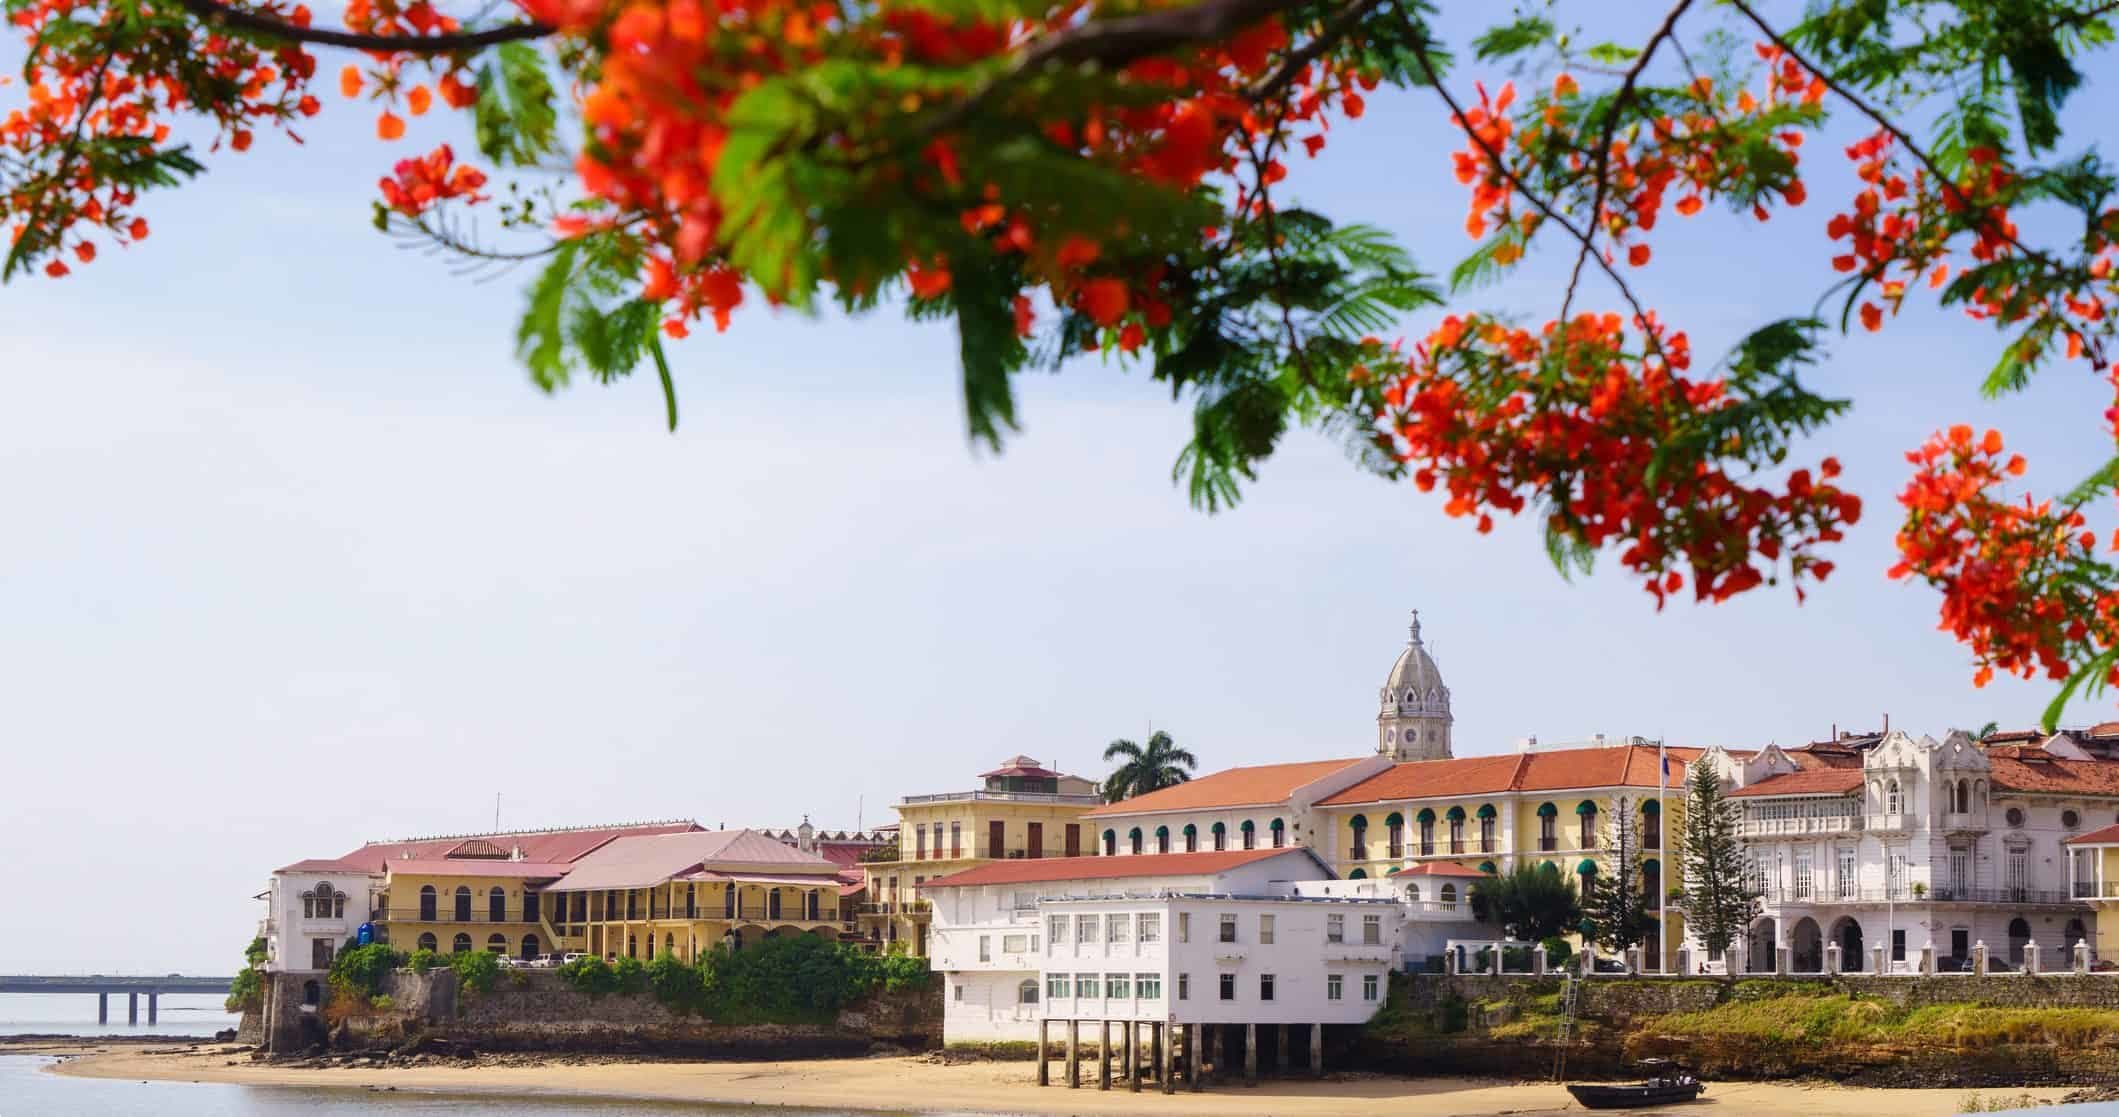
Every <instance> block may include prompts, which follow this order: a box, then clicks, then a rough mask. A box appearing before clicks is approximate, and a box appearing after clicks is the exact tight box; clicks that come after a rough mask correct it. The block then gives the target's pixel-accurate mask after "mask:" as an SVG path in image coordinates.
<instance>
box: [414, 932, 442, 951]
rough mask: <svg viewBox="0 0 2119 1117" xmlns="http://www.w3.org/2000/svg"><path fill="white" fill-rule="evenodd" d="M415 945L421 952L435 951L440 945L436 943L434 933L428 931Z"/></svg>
mask: <svg viewBox="0 0 2119 1117" xmlns="http://www.w3.org/2000/svg"><path fill="white" fill-rule="evenodd" d="M415 945H416V946H417V947H418V948H419V949H421V950H433V949H434V948H435V947H436V946H438V945H440V944H439V943H437V942H436V941H435V939H434V932H432V931H428V932H426V933H425V934H423V935H421V936H420V937H419V942H418V943H417V944H415Z"/></svg>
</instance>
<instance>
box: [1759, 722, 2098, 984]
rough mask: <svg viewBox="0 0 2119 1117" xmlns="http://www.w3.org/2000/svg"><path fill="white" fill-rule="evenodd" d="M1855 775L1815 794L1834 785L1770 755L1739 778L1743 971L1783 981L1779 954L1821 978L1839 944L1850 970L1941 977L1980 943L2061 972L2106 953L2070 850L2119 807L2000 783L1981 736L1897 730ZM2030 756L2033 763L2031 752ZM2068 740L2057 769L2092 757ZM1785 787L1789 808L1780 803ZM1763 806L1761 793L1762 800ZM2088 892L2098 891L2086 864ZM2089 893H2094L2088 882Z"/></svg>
mask: <svg viewBox="0 0 2119 1117" xmlns="http://www.w3.org/2000/svg"><path fill="white" fill-rule="evenodd" d="M1858 751H1859V768H1858V769H1857V768H1847V769H1841V770H1842V771H1845V772H1846V773H1847V774H1846V775H1844V776H1840V777H1838V780H1839V781H1840V782H1843V783H1844V784H1847V785H1849V786H1847V787H1846V788H1845V789H1839V788H1833V789H1829V790H1820V789H1816V788H1812V787H1806V786H1805V783H1804V781H1809V782H1811V783H1819V782H1829V781H1830V779H1831V777H1825V776H1820V775H1817V774H1816V773H1817V770H1816V769H1814V768H1813V769H1811V770H1810V771H1808V772H1804V773H1802V774H1801V775H1799V776H1795V777H1794V778H1792V779H1788V780H1783V781H1780V783H1778V784H1777V783H1776V782H1774V780H1775V777H1780V776H1787V775H1789V774H1791V773H1796V772H1797V771H1798V767H1797V765H1796V763H1795V761H1793V760H1792V759H1791V758H1790V757H1789V755H1788V754H1787V753H1786V752H1784V751H1783V750H1779V749H1776V748H1772V747H1770V746H1769V747H1768V748H1766V749H1765V750H1762V751H1761V752H1760V753H1759V754H1758V755H1756V756H1754V757H1752V758H1750V759H1749V760H1747V761H1745V762H1744V763H1743V764H1742V766H1741V770H1740V773H1739V775H1738V780H1739V781H1740V782H1741V784H1742V785H1743V786H1744V787H1746V788H1750V789H1751V791H1750V793H1747V794H1743V795H1741V796H1739V797H1738V798H1737V800H1736V801H1737V802H1738V803H1740V804H1742V808H1741V809H1742V815H1741V822H1740V823H1739V827H1740V829H1739V833H1740V835H1741V837H1742V839H1743V842H1744V846H1745V853H1746V856H1747V858H1748V859H1749V869H1750V874H1751V878H1752V886H1753V887H1755V888H1757V889H1758V890H1759V891H1760V892H1762V893H1763V896H1764V899H1763V910H1762V913H1761V917H1760V919H1759V920H1757V921H1756V922H1755V923H1754V924H1753V926H1752V929H1751V933H1750V934H1749V935H1748V936H1747V938H1746V942H1745V957H1744V960H1743V964H1744V967H1745V968H1746V969H1749V970H1752V971H1766V970H1771V969H1773V968H1774V966H1775V964H1776V962H1775V959H1776V953H1775V952H1776V950H1777V949H1784V950H1785V951H1786V952H1787V962H1786V965H1787V967H1788V968H1789V969H1791V970H1795V971H1801V972H1815V971H1818V970H1821V969H1823V968H1824V965H1825V947H1826V946H1827V945H1829V944H1838V945H1839V946H1840V955H1841V959H1840V965H1841V967H1842V968H1843V969H1845V970H1849V971H1854V970H1860V971H1864V972H1868V971H1873V970H1874V969H1875V965H1876V957H1875V951H1876V948H1877V947H1879V946H1881V947H1884V948H1885V953H1886V957H1885V963H1884V964H1885V966H1886V968H1887V969H1890V970H1894V971H1897V972H1907V971H1910V970H1913V969H1916V968H1918V967H1919V965H1920V964H1921V959H1922V951H1923V949H1924V948H1925V949H1931V950H1932V951H1933V957H1934V959H1935V965H1936V967H1937V968H1938V969H1940V970H1950V969H1955V968H1957V967H1959V966H1960V965H1962V964H1963V961H1964V960H1965V959H1966V958H1968V957H1969V956H1970V954H1971V952H1972V948H1973V947H1974V946H1975V945H1977V944H1980V943H1984V944H1985V945H1986V947H1987V949H1988V952H1989V956H1990V957H1991V958H1993V959H1995V960H1997V961H2005V962H2008V963H2009V964H2011V965H2020V964H2021V963H2022V961H2023V957H2024V947H2025V946H2026V945H2028V944H2030V943H2033V942H2035V943H2037V944H2038V945H2039V947H2040V949H2041V952H2042V954H2043V957H2044V962H2043V965H2044V966H2046V967H2055V966H2058V965H2059V964H2060V962H2059V959H2061V958H2063V957H2065V955H2064V954H2063V953H2062V952H2063V951H2064V950H2067V949H2069V948H2071V947H2072V946H2073V944H2074V943H2075V942H2076V941H2079V940H2083V939H2087V940H2089V941H2090V942H2091V944H2092V947H2093V948H2094V946H2095V940H2096V921H2095V915H2094V913H2093V912H2092V910H2091V909H2090V908H2089V907H2088V906H2087V905H2086V904H2084V903H2082V902H2080V897H2081V896H2082V894H2080V893H2078V892H2077V891H2076V889H2077V887H2078V885H2077V876H2078V873H2077V872H2076V870H2075V867H2074V865H2073V863H2072V860H2071V856H2070V851H2069V850H2068V849H2067V848H2066V847H2065V846H2064V845H2063V844H2062V843H2063V842H2064V841H2065V840H2066V839H2067V838H2069V837H2072V836H2074V835H2077V834H2081V833H2085V832H2087V831H2088V830H2092V829H2095V828H2097V827H2099V826H2103V825H2106V824H2108V823H2109V822H2110V821H2111V820H2112V819H2113V818H2114V817H2115V809H2119V798H2115V797H2112V796H2098V795H2095V794H2065V793H2051V792H2043V791H2030V790H2022V789H2016V788H2011V787H2009V786H2007V785H2006V784H1997V780H1996V777H1995V776H1994V775H1993V773H1992V772H1991V771H1990V769H1991V767H1992V765H1991V764H1990V762H1989V760H1988V757H1987V755H1986V753H1985V751H1984V750H1983V749H1982V748H1981V747H1980V745H1979V743H1978V742H1977V741H1975V740H1973V739H1972V738H1971V737H1970V735H1968V734H1964V733H1952V734H1950V735H1949V737H1948V738H1946V739H1945V740H1943V741H1940V742H1938V741H1936V740H1935V739H1934V738H1932V737H1920V738H1914V737H1911V736H1909V735H1907V734H1905V733H1903V732H1897V731H1894V732H1890V733H1885V734H1882V735H1880V736H1879V737H1877V738H1874V739H1870V738H1863V739H1860V748H1859V750H1858ZM2033 751H2034V753H2035V750H2033ZM2070 751H2071V747H2070V746H2069V745H2068V744H2067V743H2066V742H2065V741H2064V739H2063V740H2062V741H2060V742H2059V743H2058V745H2057V747H2056V748H2055V749H2054V750H2053V751H2052V755H2051V756H2050V757H2045V756H2043V755H2042V754H2038V756H2037V757H2036V758H2033V759H2026V760H2021V761H2017V760H2014V759H2013V757H2012V760H2011V763H2018V764H2024V765H2030V766H2034V767H2035V766H2048V765H2051V764H2052V763H2053V761H2054V759H2055V758H2058V759H2061V760H2078V759H2079V760H2081V761H2083V762H2085V763H2087V762H2088V761H2087V758H2086V757H2084V756H2082V755H2081V754H2080V753H2079V750H2072V751H2073V753H2074V755H2070ZM1782 784H1785V785H1787V786H1790V787H1791V788H1794V789H1796V790H1795V792H1794V793H1790V794H1770V792H1772V791H1773V790H1774V789H1775V788H1776V787H1777V786H1781V785H1782ZM1762 793H1763V794H1762ZM2079 875H2080V878H2081V880H2083V881H2087V882H2093V881H2094V867H2093V864H2092V863H2091V862H2090V861H2089V860H2088V859H2087V858H2085V860H2084V862H2083V869H2082V872H2081V873H2080V874H2079ZM2090 887H2094V884H2093V883H2092V884H2091V885H2090Z"/></svg>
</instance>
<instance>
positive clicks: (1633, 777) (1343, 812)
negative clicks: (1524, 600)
mask: <svg viewBox="0 0 2119 1117" xmlns="http://www.w3.org/2000/svg"><path fill="white" fill-rule="evenodd" d="M1701 752H1702V750H1700V749H1677V748H1673V749H1670V750H1668V756H1669V758H1670V772H1669V775H1668V777H1667V779H1665V778H1664V777H1663V776H1662V775H1661V774H1660V772H1659V768H1658V757H1659V755H1660V753H1659V750H1658V749H1657V748H1656V747H1654V746H1651V745H1643V744H1638V743H1633V742H1628V743H1625V744H1617V745H1600V746H1592V747H1588V748H1561V749H1544V750H1540V749H1536V748H1531V749H1528V750H1525V751H1522V752H1518V753H1515V754H1512V755H1507V756H1475V757H1462V758H1456V759H1444V760H1415V761H1408V762H1405V763H1400V764H1394V765H1392V766H1391V767H1390V768H1389V769H1388V770H1385V771H1383V772H1380V773H1378V774H1376V775H1374V776H1371V777H1369V778H1368V779H1366V780H1363V781H1362V782H1360V783H1357V784H1355V785H1353V786H1352V787H1349V788H1346V789H1345V790H1343V791H1339V792H1336V793H1334V794H1332V795H1328V796H1326V797H1324V798H1322V799H1320V800H1318V801H1317V804H1316V806H1315V808H1314V809H1315V811H1316V813H1317V815H1318V830H1319V831H1321V833H1319V834H1318V835H1317V836H1316V838H1315V841H1314V844H1315V845H1316V846H1317V847H1318V852H1319V853H1320V854H1322V855H1323V857H1324V859H1325V861H1326V862H1327V863H1329V864H1331V865H1332V867H1333V868H1334V869H1336V870H1337V871H1338V872H1339V873H1340V875H1342V876H1345V877H1347V878H1349V879H1358V878H1362V877H1377V876H1385V875H1390V874H1394V873H1398V872H1403V871H1405V870H1407V869H1410V868H1413V867H1415V866H1421V865H1444V864H1448V865H1457V866H1461V867H1464V868H1470V869H1476V870H1478V871H1480V872H1484V873H1495V872H1507V871H1509V870H1510V869H1511V868H1513V867H1514V866H1515V865H1516V864H1517V863H1519V862H1522V861H1530V862H1543V863H1546V864H1549V865H1552V866H1554V867H1555V868H1557V869H1559V870H1560V871H1561V872H1563V873H1570V874H1574V875H1575V876H1576V877H1577V879H1579V880H1581V881H1582V883H1583V884H1584V885H1585V886H1587V885H1596V884H1598V883H1599V882H1609V881H1610V880H1611V876H1612V872H1613V869H1612V864H1611V851H1610V849H1609V848H1607V847H1608V845H1609V842H1608V839H1607V830H1608V829H1609V827H1608V826H1607V824H1608V823H1609V821H1610V820H1611V818H1612V816H1613V812H1616V811H1621V810H1624V811H1628V812H1631V814H1632V816H1633V821H1634V824H1635V827H1636V829H1635V833H1636V834H1637V835H1639V842H1640V845H1641V849H1642V860H1641V873H1640V879H1638V880H1635V881H1629V882H1627V886H1628V887H1633V888H1638V889H1640V890H1641V892H1642V894H1643V895H1644V896H1645V897H1648V898H1649V907H1650V909H1651V910H1654V911H1660V910H1661V909H1662V907H1663V903H1662V902H1661V900H1662V898H1663V896H1664V895H1665V893H1664V887H1665V881H1666V880H1667V879H1670V877H1671V876H1672V873H1671V872H1666V870H1665V868H1664V865H1665V861H1666V859H1667V858H1669V857H1670V856H1671V855H1670V854H1669V852H1668V850H1670V849H1671V848H1674V847H1675V846H1676V845H1677V843H1678V841H1679V837H1680V828H1681V826H1682V823H1683V808H1684V786H1683V785H1684V777H1685V764H1686V762H1687V761H1689V760H1692V759H1695V758H1697V757H1698V756H1700V754H1701ZM1666 783H1667V787H1668V791H1667V792H1666V793H1664V795H1663V796H1662V798H1661V800H1660V801H1659V800H1658V788H1659V784H1666ZM1666 814H1667V816H1668V817H1665V816H1666ZM1673 868H1674V867H1673ZM1663 918H1664V920H1665V923H1664V930H1663V939H1664V943H1665V947H1666V950H1667V951H1669V952H1670V953H1671V954H1672V955H1674V954H1675V952H1676V950H1677V948H1678V946H1679V944H1680V942H1681V941H1682V939H1683V932H1684V927H1683V918H1682V916H1680V915H1679V914H1678V913H1677V912H1676V911H1670V912H1667V913H1665V914H1664V916H1663ZM1653 953H1654V952H1653V951H1647V952H1644V954H1645V955H1652V954H1653ZM1642 962H1643V965H1644V966H1648V967H1650V968H1656V967H1658V966H1660V964H1661V960H1660V959H1659V958H1655V957H1649V956H1644V958H1643V959H1642Z"/></svg>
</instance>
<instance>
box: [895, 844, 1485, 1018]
mask: <svg viewBox="0 0 2119 1117" xmlns="http://www.w3.org/2000/svg"><path fill="white" fill-rule="evenodd" d="M1081 871H1082V872H1083V873H1089V872H1092V871H1094V870H1093V869H1090V868H1088V867H1083V868H1082V869H1081ZM977 873H978V870H972V871H971V872H970V873H966V874H964V875H965V876H967V877H975V876H976V874H977ZM1327 875H1328V873H1327V871H1326V870H1325V868H1324V867H1323V865H1322V863H1320V862H1319V861H1318V860H1317V859H1316V858H1315V857H1314V856H1313V855H1312V854H1310V853H1308V852H1307V851H1299V850H1289V851H1286V852H1285V853H1283V854H1280V855H1276V856H1268V857H1263V858H1260V859H1257V860H1253V861H1251V862H1249V863H1247V864H1243V865H1238V866H1235V867H1232V868H1227V869H1223V870H1219V871H1213V872H1189V873H1170V874H1165V875H1159V876H1158V875H1142V876H1124V877H1115V878H1114V877H1088V876H1085V877H1083V878H1080V879H1065V880H1047V881H1039V882H1031V883H1006V882H1004V883H993V884H967V885H947V884H945V885H943V886H940V887H935V886H933V885H930V887H931V888H933V891H932V893H931V895H932V897H933V899H934V924H933V932H932V938H931V939H930V944H929V945H930V957H931V959H932V963H933V965H934V968H935V969H936V970H937V971H939V972H940V973H941V974H942V978H943V998H944V1000H943V1017H942V1030H943V1039H944V1041H945V1042H947V1043H952V1044H956V1043H984V1042H996V1041H1029V1040H1034V1039H1036V1038H1037V1022H1038V1020H1039V1019H1041V1018H1052V1019H1072V1018H1092V1017H1093V1018H1098V1019H1111V1020H1126V1019H1133V1020H1159V1021H1170V1022H1176V1023H1260V1024H1271V1023H1288V1024H1318V1023H1325V1024H1341V1023H1359V1022H1361V1021H1363V1020H1366V1019H1368V1017H1369V1016H1370V1015H1371V1014H1372V1013H1373V1012H1374V1011H1375V1010H1376V1008H1377V1007H1378V1006H1379V1005H1380V1004H1381V1003H1382V996H1383V991H1384V990H1385V989H1386V988H1387V985H1388V981H1387V975H1388V972H1389V970H1390V969H1391V967H1392V966H1393V964H1394V963H1395V962H1396V960H1397V959H1398V958H1399V957H1400V955H1401V952H1402V951H1403V950H1404V948H1405V944H1406V941H1407V939H1406V934H1407V928H1406V917H1407V909H1406V907H1405V906H1404V905H1403V904H1402V903H1401V902H1400V900H1399V899H1398V898H1397V897H1396V896H1394V895H1392V894H1390V892H1389V890H1388V889H1372V890H1371V891H1369V892H1368V893H1366V894H1361V895H1356V894H1354V892H1353V891H1347V892H1345V893H1343V894H1335V893H1334V892H1333V891H1332V890H1330V889H1327V888H1324V887H1321V886H1323V885H1325V884H1326V883H1327V882H1326V881H1325V880H1324V879H1323V878H1325V877H1326V876H1327ZM1350 883H1352V884H1355V885H1377V884H1380V883H1381V882H1365V881H1357V882H1350ZM1467 906H1468V905H1467ZM1467 918H1468V915H1467Z"/></svg>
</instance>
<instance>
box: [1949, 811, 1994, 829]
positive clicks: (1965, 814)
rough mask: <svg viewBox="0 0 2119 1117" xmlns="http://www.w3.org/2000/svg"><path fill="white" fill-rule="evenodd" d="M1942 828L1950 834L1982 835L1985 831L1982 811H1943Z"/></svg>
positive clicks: (1984, 819)
mask: <svg viewBox="0 0 2119 1117" xmlns="http://www.w3.org/2000/svg"><path fill="white" fill-rule="evenodd" d="M1942 828H1943V830H1945V831H1947V832H1949V833H1952V834H1982V833H1985V832H1986V830H1987V816H1986V813H1985V812H1984V811H1944V812H1942Z"/></svg>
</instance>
